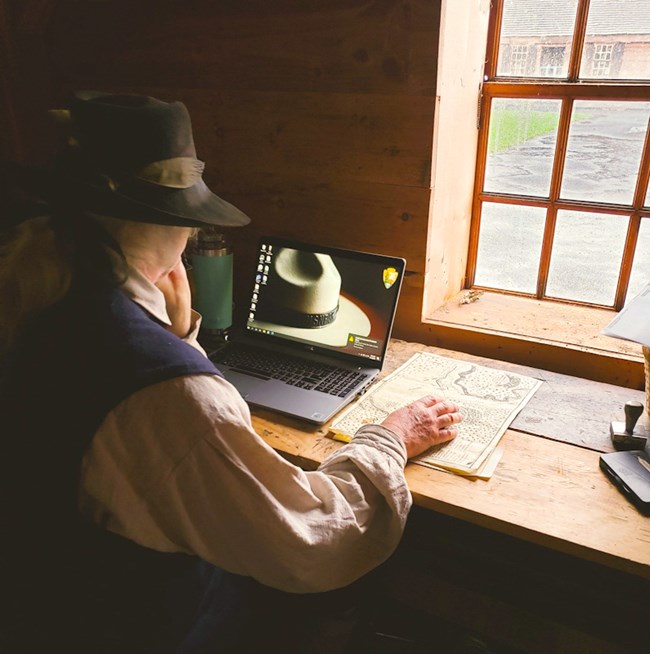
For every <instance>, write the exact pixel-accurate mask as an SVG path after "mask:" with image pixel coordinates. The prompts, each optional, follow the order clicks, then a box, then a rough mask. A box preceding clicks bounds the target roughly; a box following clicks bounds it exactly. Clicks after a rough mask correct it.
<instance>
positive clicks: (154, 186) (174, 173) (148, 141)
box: [52, 91, 250, 227]
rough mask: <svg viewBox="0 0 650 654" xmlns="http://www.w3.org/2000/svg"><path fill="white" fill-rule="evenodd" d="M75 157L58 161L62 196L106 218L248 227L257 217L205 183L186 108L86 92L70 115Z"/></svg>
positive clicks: (64, 113) (62, 113)
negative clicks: (245, 212) (243, 210)
mask: <svg viewBox="0 0 650 654" xmlns="http://www.w3.org/2000/svg"><path fill="white" fill-rule="evenodd" d="M52 113H53V114H54V115H55V116H56V117H58V118H59V119H60V121H62V122H68V123H69V129H70V138H69V148H68V151H67V152H66V153H65V154H64V155H63V156H62V157H61V158H60V159H59V160H58V161H57V162H56V164H55V166H54V174H55V178H56V184H57V185H58V187H59V188H58V191H59V196H60V197H64V195H63V194H65V196H67V197H69V198H71V199H73V200H74V203H75V204H76V205H78V206H79V207H80V208H82V209H84V210H87V211H91V212H94V213H98V214H104V215H109V216H114V217H116V218H123V219H127V220H133V221H137V222H146V223H154V224H161V225H177V226H188V227H204V226H206V225H217V226H221V227H240V226H242V225H247V224H248V223H249V222H250V218H248V216H246V214H244V213H243V212H242V211H240V210H239V209H237V208H236V207H235V206H233V205H232V204H230V203H229V202H227V201H225V200H223V199H222V198H220V197H219V196H217V195H215V194H214V193H213V192H212V191H211V190H210V189H209V188H208V187H207V185H206V184H205V182H204V181H203V175H202V173H203V168H204V164H203V162H201V161H199V159H197V156H196V149H195V146H194V138H193V134H192V124H191V120H190V115H189V113H188V111H187V108H186V107H185V105H184V104H183V103H182V102H165V101H162V100H158V99H156V98H152V97H148V96H140V95H129V94H119V95H111V94H106V93H98V92H89V91H80V92H77V93H76V94H75V95H74V97H73V98H72V101H71V104H70V107H69V109H67V110H57V111H53V112H52Z"/></svg>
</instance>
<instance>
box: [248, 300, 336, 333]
mask: <svg viewBox="0 0 650 654" xmlns="http://www.w3.org/2000/svg"><path fill="white" fill-rule="evenodd" d="M338 311H339V305H338V304H337V305H336V306H335V307H334V308H333V309H332V310H331V311H327V312H326V313H303V312H301V311H295V310H294V309H289V308H287V307H277V306H269V305H260V306H259V307H258V308H257V315H256V318H257V319H258V320H263V321H264V322H274V323H279V324H280V325H286V326H287V327H300V328H302V329H318V328H319V327H326V326H327V325H330V324H331V323H333V322H334V320H335V319H336V314H337V313H338Z"/></svg>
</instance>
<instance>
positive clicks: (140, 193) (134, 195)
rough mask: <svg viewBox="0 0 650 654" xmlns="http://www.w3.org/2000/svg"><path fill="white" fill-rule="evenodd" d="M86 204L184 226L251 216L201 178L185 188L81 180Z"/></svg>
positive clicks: (234, 223) (227, 223)
mask: <svg viewBox="0 0 650 654" xmlns="http://www.w3.org/2000/svg"><path fill="white" fill-rule="evenodd" d="M71 191H72V192H76V193H78V194H79V197H78V200H79V201H81V202H82V203H83V208H85V209H88V210H92V211H94V212H96V213H104V214H106V215H110V216H113V217H115V218H122V219H125V220H133V221H136V222H145V223H153V224H157V225H173V226H180V227H203V226H205V225H216V226H219V227H243V226H244V225H248V223H250V218H249V217H248V216H247V215H246V214H245V213H244V212H243V211H240V210H239V209H237V207H235V206H234V205H232V204H230V202H227V201H226V200H224V199H222V198H220V197H219V196H218V195H216V194H215V193H213V192H212V191H210V189H209V188H208V187H207V185H206V184H205V182H204V181H203V180H202V179H200V180H199V181H198V182H197V183H196V184H194V186H191V187H189V188H184V189H176V188H167V187H163V186H158V185H156V184H150V183H149V182H144V181H141V180H137V179H136V180H132V181H130V182H128V183H125V184H124V185H122V186H120V187H118V188H117V189H116V190H110V189H109V188H100V187H97V186H95V185H93V184H86V183H83V182H77V184H76V189H71Z"/></svg>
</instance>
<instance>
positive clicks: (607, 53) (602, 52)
mask: <svg viewBox="0 0 650 654" xmlns="http://www.w3.org/2000/svg"><path fill="white" fill-rule="evenodd" d="M613 50H614V46H613V45H611V44H607V43H596V44H595V45H594V59H593V63H592V66H591V76H592V77H609V75H610V72H611V67H612V52H613Z"/></svg>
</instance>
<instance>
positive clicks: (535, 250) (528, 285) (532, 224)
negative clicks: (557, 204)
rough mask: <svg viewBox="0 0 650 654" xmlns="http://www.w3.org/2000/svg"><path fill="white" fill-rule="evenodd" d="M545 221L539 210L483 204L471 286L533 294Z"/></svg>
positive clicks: (542, 210) (541, 211)
mask: <svg viewBox="0 0 650 654" xmlns="http://www.w3.org/2000/svg"><path fill="white" fill-rule="evenodd" d="M545 217H546V210H545V209H540V208H539V207H522V206H515V205H510V204H496V203H492V202H484V203H483V206H482V210H481V229H480V234H479V240H478V256H477V260H476V277H475V283H476V284H477V285H478V286H489V287H491V288H501V289H504V290H509V291H519V292H521V293H535V292H536V290H537V268H538V262H539V256H540V253H541V251H542V237H543V236H544V221H545Z"/></svg>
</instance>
